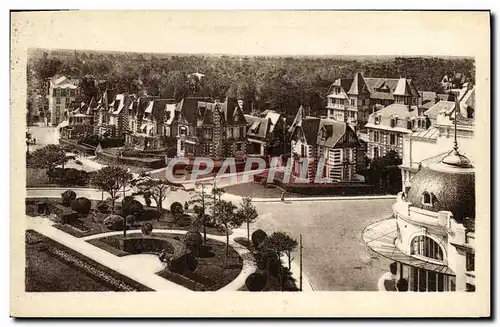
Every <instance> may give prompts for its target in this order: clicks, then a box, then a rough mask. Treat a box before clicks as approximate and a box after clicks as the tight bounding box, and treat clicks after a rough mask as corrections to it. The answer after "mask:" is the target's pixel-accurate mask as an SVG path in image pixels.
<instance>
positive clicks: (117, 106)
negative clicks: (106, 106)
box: [110, 93, 128, 115]
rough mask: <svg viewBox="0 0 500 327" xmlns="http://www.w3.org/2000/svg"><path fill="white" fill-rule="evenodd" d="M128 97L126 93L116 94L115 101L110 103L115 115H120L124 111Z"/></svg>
mask: <svg viewBox="0 0 500 327" xmlns="http://www.w3.org/2000/svg"><path fill="white" fill-rule="evenodd" d="M127 99H128V97H127V95H126V94H124V93H120V94H117V95H116V96H115V99H114V100H113V102H112V103H110V106H111V108H110V110H112V113H113V114H114V115H118V114H120V113H121V112H122V110H123V108H125V104H126V103H125V102H126V101H127Z"/></svg>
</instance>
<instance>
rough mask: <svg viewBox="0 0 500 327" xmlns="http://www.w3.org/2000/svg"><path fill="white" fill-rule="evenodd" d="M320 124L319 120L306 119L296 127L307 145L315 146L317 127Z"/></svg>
mask: <svg viewBox="0 0 500 327" xmlns="http://www.w3.org/2000/svg"><path fill="white" fill-rule="evenodd" d="M320 123H321V118H317V117H307V118H304V119H302V124H301V125H300V126H298V127H299V128H300V129H301V130H302V133H303V134H304V137H305V139H306V142H307V144H309V145H315V144H316V142H317V140H318V131H319V125H320Z"/></svg>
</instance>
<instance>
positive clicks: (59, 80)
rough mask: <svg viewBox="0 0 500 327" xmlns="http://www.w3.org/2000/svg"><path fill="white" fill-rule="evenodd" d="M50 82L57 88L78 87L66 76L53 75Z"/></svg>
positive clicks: (72, 88)
mask: <svg viewBox="0 0 500 327" xmlns="http://www.w3.org/2000/svg"><path fill="white" fill-rule="evenodd" d="M50 84H51V86H52V87H54V88H58V89H71V90H74V89H77V88H78V86H77V85H76V84H75V83H73V82H72V81H70V80H69V79H68V78H67V77H66V76H60V77H57V76H54V77H53V78H52V79H51V80H50Z"/></svg>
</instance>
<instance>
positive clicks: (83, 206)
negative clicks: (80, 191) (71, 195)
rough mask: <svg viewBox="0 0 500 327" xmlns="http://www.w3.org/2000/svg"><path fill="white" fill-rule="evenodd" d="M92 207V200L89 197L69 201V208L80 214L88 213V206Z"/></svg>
mask: <svg viewBox="0 0 500 327" xmlns="http://www.w3.org/2000/svg"><path fill="white" fill-rule="evenodd" d="M91 207H92V202H90V200H89V199H87V198H84V197H80V198H76V199H74V200H73V201H71V209H73V210H75V211H76V212H78V213H81V214H88V213H89V212H90V208H91Z"/></svg>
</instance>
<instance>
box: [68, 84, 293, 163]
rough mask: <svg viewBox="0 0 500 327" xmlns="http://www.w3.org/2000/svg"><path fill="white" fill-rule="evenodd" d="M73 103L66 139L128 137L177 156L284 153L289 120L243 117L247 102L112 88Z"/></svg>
mask: <svg viewBox="0 0 500 327" xmlns="http://www.w3.org/2000/svg"><path fill="white" fill-rule="evenodd" d="M72 105H73V108H66V109H65V110H64V111H63V113H62V114H61V118H62V120H63V121H62V122H61V123H60V124H59V128H60V129H61V133H62V134H61V135H62V136H63V137H70V138H78V137H82V136H85V135H90V134H98V135H105V136H109V137H117V138H124V139H125V142H126V143H127V144H129V145H132V146H134V147H135V148H136V149H139V150H151V149H156V150H161V149H165V148H172V147H175V148H176V149H177V155H178V156H209V157H238V156H244V155H247V154H251V155H260V156H269V155H281V154H283V150H284V149H285V148H284V146H283V144H284V142H285V140H286V135H285V134H284V131H286V129H285V125H286V122H285V118H284V117H283V116H282V115H281V114H279V113H277V112H275V111H272V110H266V111H265V112H263V113H260V114H254V115H244V109H245V108H244V106H245V104H244V102H243V101H242V100H237V99H235V98H230V97H228V98H226V99H225V100H224V102H220V101H217V100H213V99H211V98H206V97H187V98H184V99H182V100H181V101H180V102H178V103H176V102H175V101H174V100H173V99H163V98H160V97H155V96H136V95H129V94H123V93H116V92H115V90H113V89H108V90H106V91H105V92H104V93H103V95H102V97H101V98H100V99H99V100H98V101H96V100H95V99H92V100H91V101H90V102H89V103H88V104H85V103H81V104H76V105H75V104H74V103H73V104H72Z"/></svg>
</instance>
